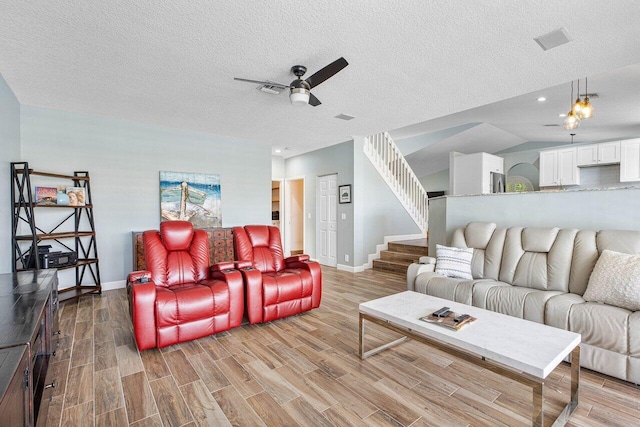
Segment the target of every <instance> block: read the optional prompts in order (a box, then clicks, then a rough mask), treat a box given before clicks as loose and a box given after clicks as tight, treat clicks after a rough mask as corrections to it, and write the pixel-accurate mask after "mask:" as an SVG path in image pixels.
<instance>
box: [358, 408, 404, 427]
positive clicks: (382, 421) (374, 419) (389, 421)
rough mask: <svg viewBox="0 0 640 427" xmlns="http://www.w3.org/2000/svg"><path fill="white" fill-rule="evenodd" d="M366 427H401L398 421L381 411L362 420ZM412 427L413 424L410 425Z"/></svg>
mask: <svg viewBox="0 0 640 427" xmlns="http://www.w3.org/2000/svg"><path fill="white" fill-rule="evenodd" d="M364 421H365V422H366V423H367V425H369V426H372V427H403V425H402V424H400V423H399V422H398V421H396V420H395V419H393V417H391V416H389V414H387V413H385V412H383V411H376V412H375V413H373V414H371V415H369V416H368V417H367V418H366V419H365V420H364ZM411 425H412V426H413V423H411Z"/></svg>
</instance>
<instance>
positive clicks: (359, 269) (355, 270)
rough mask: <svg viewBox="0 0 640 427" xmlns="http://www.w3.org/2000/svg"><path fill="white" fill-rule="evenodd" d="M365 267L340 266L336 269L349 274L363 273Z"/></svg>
mask: <svg viewBox="0 0 640 427" xmlns="http://www.w3.org/2000/svg"><path fill="white" fill-rule="evenodd" d="M365 266H366V264H365V265H361V266H358V267H352V266H350V265H344V264H338V265H337V266H336V268H337V269H338V270H341V271H348V272H349V273H362V272H363V271H364V269H365Z"/></svg>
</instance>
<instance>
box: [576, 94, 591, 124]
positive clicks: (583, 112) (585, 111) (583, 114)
mask: <svg viewBox="0 0 640 427" xmlns="http://www.w3.org/2000/svg"><path fill="white" fill-rule="evenodd" d="M578 116H579V117H580V119H590V118H591V117H593V105H591V103H590V102H589V97H588V96H587V97H585V98H584V101H582V105H581V108H580V112H579V113H578Z"/></svg>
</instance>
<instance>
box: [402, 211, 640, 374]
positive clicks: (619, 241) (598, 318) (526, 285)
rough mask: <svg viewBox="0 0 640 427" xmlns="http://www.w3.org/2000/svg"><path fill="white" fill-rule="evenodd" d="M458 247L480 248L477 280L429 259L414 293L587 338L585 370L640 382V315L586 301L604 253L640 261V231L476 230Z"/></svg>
mask: <svg viewBox="0 0 640 427" xmlns="http://www.w3.org/2000/svg"><path fill="white" fill-rule="evenodd" d="M451 246H454V247H459V248H473V249H474V250H473V258H472V264H471V271H472V276H473V279H472V280H466V279H458V278H450V277H445V276H442V275H439V274H436V273H435V261H436V260H435V258H432V257H422V258H421V259H420V263H419V264H412V265H411V266H409V269H408V271H407V288H408V289H409V290H415V291H417V292H422V293H426V294H428V295H433V296H437V297H440V298H446V299H449V300H453V301H457V302H461V303H464V304H470V305H474V306H476V307H481V308H485V309H488V310H492V311H497V312H500V313H504V314H509V315H512V316H515V317H520V318H524V319H528V320H531V321H534V322H539V323H544V324H547V325H551V326H555V327H558V328H563V329H567V330H570V331H573V332H577V333H580V334H581V335H582V342H583V344H582V345H581V357H580V363H581V365H582V366H584V367H586V368H588V369H593V370H595V371H599V372H602V373H605V374H607V375H611V376H613V377H616V378H620V379H623V380H627V381H631V382H634V383H636V384H638V383H640V311H635V312H634V311H630V310H627V309H624V308H620V307H616V306H612V305H606V304H602V303H596V302H587V301H585V300H584V299H583V297H582V296H583V294H584V293H585V290H586V288H587V284H588V283H589V277H590V275H591V273H592V271H593V269H594V266H595V265H596V262H597V261H598V258H599V256H600V254H601V253H602V251H603V250H605V249H609V250H612V251H616V252H622V253H627V254H640V231H620V230H609V231H598V232H596V231H584V230H576V229H558V228H534V227H510V228H498V227H497V226H496V224H493V223H469V224H468V225H467V226H466V227H463V228H460V229H457V230H456V231H455V232H454V234H453V236H452V241H451Z"/></svg>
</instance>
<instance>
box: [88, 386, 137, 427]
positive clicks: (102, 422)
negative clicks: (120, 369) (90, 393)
mask: <svg viewBox="0 0 640 427" xmlns="http://www.w3.org/2000/svg"><path fill="white" fill-rule="evenodd" d="M118 379H119V378H118ZM127 425H129V423H128V422H127V411H126V410H125V409H124V406H123V407H121V408H118V409H114V410H113V411H109V412H105V413H104V414H100V415H96V426H95V427H115V426H127Z"/></svg>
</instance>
